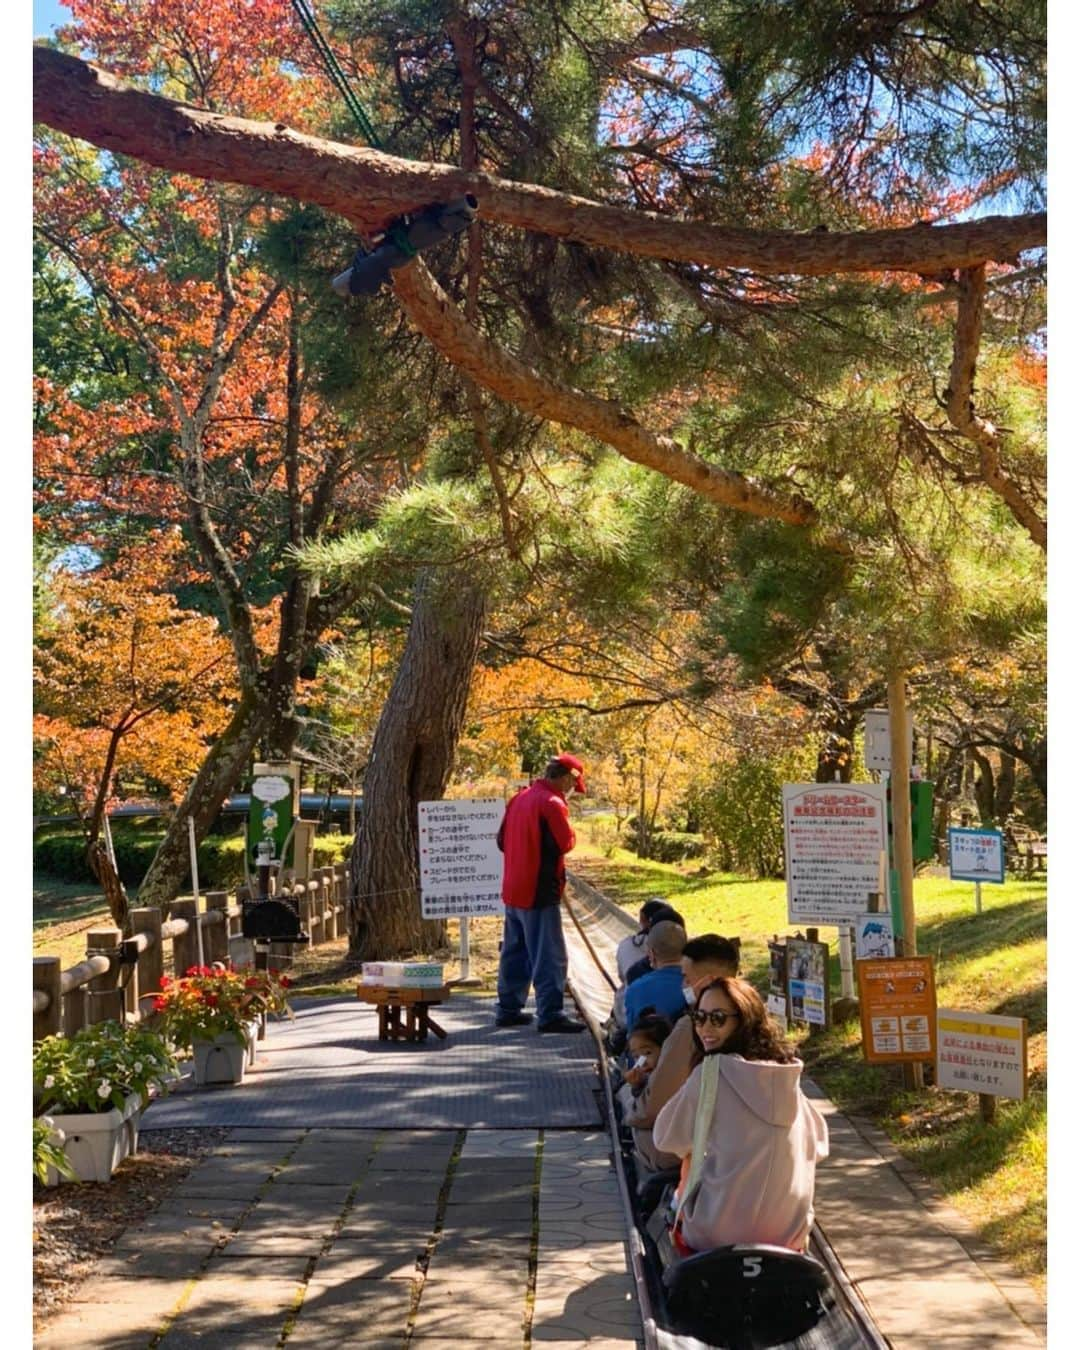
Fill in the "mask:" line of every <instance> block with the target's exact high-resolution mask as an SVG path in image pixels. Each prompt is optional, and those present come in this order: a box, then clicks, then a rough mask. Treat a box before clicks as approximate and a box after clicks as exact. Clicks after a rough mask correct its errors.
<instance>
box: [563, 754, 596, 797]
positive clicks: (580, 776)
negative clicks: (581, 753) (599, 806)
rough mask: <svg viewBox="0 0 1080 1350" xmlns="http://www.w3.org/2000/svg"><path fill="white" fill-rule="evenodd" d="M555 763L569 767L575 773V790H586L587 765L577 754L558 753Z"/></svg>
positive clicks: (565, 767)
mask: <svg viewBox="0 0 1080 1350" xmlns="http://www.w3.org/2000/svg"><path fill="white" fill-rule="evenodd" d="M555 763H556V764H561V765H562V766H563V768H564V769H569V770H570V772H571V773H572V774H573V775H574V791H575V792H586V791H587V790H588V789H587V788H586V787H585V766H584V764H582V762H581V760H580V759H578V758H577V756H576V755H556V756H555Z"/></svg>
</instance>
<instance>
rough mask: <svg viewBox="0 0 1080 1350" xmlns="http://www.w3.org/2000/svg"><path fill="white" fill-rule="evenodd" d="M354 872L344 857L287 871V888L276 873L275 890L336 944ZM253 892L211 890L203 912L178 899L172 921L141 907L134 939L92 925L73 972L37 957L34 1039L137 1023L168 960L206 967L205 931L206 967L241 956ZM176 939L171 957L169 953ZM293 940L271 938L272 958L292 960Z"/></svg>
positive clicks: (179, 970) (177, 967) (317, 937)
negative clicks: (301, 873) (306, 875)
mask: <svg viewBox="0 0 1080 1350" xmlns="http://www.w3.org/2000/svg"><path fill="white" fill-rule="evenodd" d="M347 877H348V872H347V868H346V866H345V864H344V863H338V864H337V865H336V866H335V867H318V868H316V869H315V871H314V873H313V875H312V879H311V880H310V881H295V880H294V879H293V875H292V873H290V872H286V873H285V877H284V880H283V883H282V884H281V886H280V887H278V886H277V885H276V884H275V883H276V878H272V879H271V894H280V895H286V896H290V897H292V898H294V899H296V900H298V901H299V904H300V926H301V928H303V929H304V931H305V932H307V933H308V934H310V944H311V945H315V944H316V943H321V942H329V941H331V940H332V939H334V938H336V937H337V936H338V935H339V934H343V933H344V931H345V920H344V915H345V896H346V887H347V885H348V880H347ZM247 894H248V892H247V890H246V889H241V890H238V891H237V893H236V897H235V900H233V901H231V902H230V898H229V894H228V892H227V891H208V892H207V894H206V908H205V910H199V911H197V909H196V903H195V901H194V900H192V899H187V900H176V901H174V902H173V906H172V913H173V917H172V918H171V919H166V920H164V921H162V917H161V911H160V910H159V909H156V908H153V907H150V908H146V909H134V910H132V912H131V926H132V936H131V937H129V938H124V936H123V934H122V933H121V932H120V929H119V928H114V927H112V926H109V927H101V928H91V929H89V930H88V932H87V935H86V960H85V961H80V962H79V964H78V965H77V966H72V967H71V968H70V969H69V970H61V969H60V958H59V957H58V956H35V957H34V1040H35V1041H36V1040H39V1039H40V1038H41V1037H42V1036H50V1035H52V1034H54V1033H56V1032H63V1034H64V1035H66V1036H70V1035H72V1034H73V1033H74V1032H76V1031H78V1030H79V1028H80V1027H84V1026H89V1025H90V1024H91V1023H94V1022H104V1021H107V1020H108V1019H109V1018H112V1019H114V1020H116V1021H137V1020H140V1019H141V1018H144V1017H147V1016H149V1014H150V1011H151V1006H152V1000H153V999H154V998H156V997H157V994H158V991H159V990H160V988H161V977H162V975H163V974H165V968H166V964H171V966H172V970H173V972H174V973H176V974H180V975H182V974H183V973H184V971H186V970H187V969H188V968H189V967H190V966H194V965H198V963H199V935H200V932H201V936H202V957H203V963H204V964H205V965H209V964H210V963H211V962H213V961H227V960H229V959H230V957H231V956H232V957H234V959H235V956H236V955H237V953H238V944H246V942H247V940H246V939H245V938H244V937H243V936H242V935H241V932H240V920H241V916H242V913H243V910H242V907H241V903H240V902H241V900H242V899H244V898H246V896H247ZM169 942H171V943H172V951H171V957H172V960H171V963H167V959H166V958H167V955H169V954H170V953H167V952H166V943H169ZM293 945H294V944H284V943H281V944H278V943H273V944H271V948H270V951H271V959H272V963H274V964H276V965H278V966H286V965H287V964H289V953H290V952H291V951H292V949H293Z"/></svg>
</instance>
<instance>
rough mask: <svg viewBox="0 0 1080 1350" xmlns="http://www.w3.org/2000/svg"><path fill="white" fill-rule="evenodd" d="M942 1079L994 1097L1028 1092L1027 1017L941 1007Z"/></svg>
mask: <svg viewBox="0 0 1080 1350" xmlns="http://www.w3.org/2000/svg"><path fill="white" fill-rule="evenodd" d="M937 1085H938V1087H940V1088H948V1089H950V1090H951V1091H953V1092H982V1093H986V1094H987V1095H988V1096H991V1097H1013V1098H1015V1100H1016V1101H1023V1100H1024V1098H1025V1097H1026V1096H1027V1019H1026V1018H1023V1017H998V1016H997V1015H996V1014H994V1013H979V1012H964V1011H962V1010H961V1009H959V1008H939V1009H938V1015H937Z"/></svg>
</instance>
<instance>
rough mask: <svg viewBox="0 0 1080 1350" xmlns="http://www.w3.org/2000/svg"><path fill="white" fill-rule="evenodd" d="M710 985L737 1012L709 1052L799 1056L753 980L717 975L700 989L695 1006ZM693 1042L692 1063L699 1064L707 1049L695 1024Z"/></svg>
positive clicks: (787, 1059)
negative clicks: (717, 1045)
mask: <svg viewBox="0 0 1080 1350" xmlns="http://www.w3.org/2000/svg"><path fill="white" fill-rule="evenodd" d="M710 989H720V990H722V991H723V993H725V994H727V996H728V998H729V999H731V1001H732V1003H734V1005H735V1010H736V1011H737V1012H738V1014H739V1022H738V1025H737V1026H736V1028H735V1031H734V1033H733V1034H732V1035H731V1036H729V1037H728V1038H727V1040H726V1041H725V1042H724V1044H723V1045H722V1046H720V1048H719V1049H718V1050H713V1051H710V1052H708V1053H711V1054H714V1055H742V1057H743V1059H758V1060H767V1061H768V1062H770V1063H772V1064H792V1063H794V1062H795V1060H796V1059H797V1058H798V1056H797V1055H796V1053H795V1047H794V1046H793V1045H792V1044H791V1042H790V1041H789V1040H788V1039H787V1038H786V1037H785V1036H784V1035H783V1034H782V1033H781V1031H780V1030H779V1028H778V1027H777V1026H776V1023H775V1022H773V1020H772V1019H771V1018H770V1017H769V1010H768V1009H767V1008H766V1007H765V1004H764V1002H763V1001H762V998H761V995H760V994H759V993H758V991H757V990H756V989H755V988H754V986H753V985H752V984H747V982H746V981H745V980H741V979H739V978H738V976H736V975H718V976H717V978H716V979H715V980H710V981H709V983H708V984H707V985H705V987H704V988H703V989H702V990H700V991H699V993H698V996H697V1002H696V1003H695V1004H694V1006H695V1008H700V1007H701V1000H702V999H703V998H704V997H705V995H706V994H707V993H708V992H709V990H710ZM694 1046H695V1050H694V1056H693V1060H694V1063H695V1064H700V1063H701V1061H702V1060H703V1059H704V1058H705V1054H706V1050H705V1047H704V1045H702V1043H701V1041H700V1039H699V1038H698V1033H697V1027H695V1028H694Z"/></svg>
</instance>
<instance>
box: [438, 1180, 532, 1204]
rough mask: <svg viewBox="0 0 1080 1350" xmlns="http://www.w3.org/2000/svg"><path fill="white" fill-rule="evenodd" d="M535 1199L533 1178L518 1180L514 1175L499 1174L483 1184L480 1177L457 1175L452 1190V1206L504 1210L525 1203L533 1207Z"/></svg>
mask: <svg viewBox="0 0 1080 1350" xmlns="http://www.w3.org/2000/svg"><path fill="white" fill-rule="evenodd" d="M532 1197H533V1181H532V1178H531V1177H530V1178H528V1179H527V1180H518V1179H517V1178H515V1177H514V1176H513V1175H512V1174H510V1175H507V1174H506V1173H502V1172H498V1173H494V1174H493V1175H492V1176H490V1177H488V1179H487V1182H486V1183H485V1182H483V1181H482V1180H481V1178H479V1177H459V1176H457V1175H456V1174H455V1176H454V1184H453V1186H452V1187H451V1189H450V1204H452V1205H457V1206H461V1205H486V1206H488V1207H489V1208H491V1209H493V1210H495V1209H497V1210H500V1211H501V1210H502V1208H503V1207H504V1206H506V1205H510V1206H513V1205H516V1204H519V1203H520V1202H524V1203H526V1204H528V1205H530V1206H531V1204H532Z"/></svg>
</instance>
